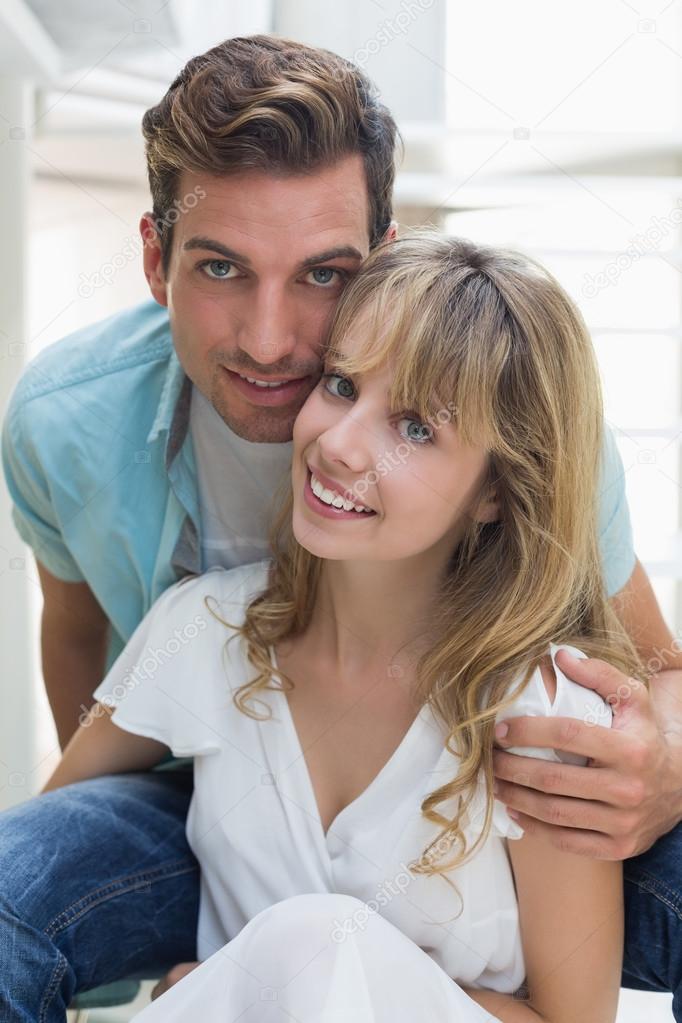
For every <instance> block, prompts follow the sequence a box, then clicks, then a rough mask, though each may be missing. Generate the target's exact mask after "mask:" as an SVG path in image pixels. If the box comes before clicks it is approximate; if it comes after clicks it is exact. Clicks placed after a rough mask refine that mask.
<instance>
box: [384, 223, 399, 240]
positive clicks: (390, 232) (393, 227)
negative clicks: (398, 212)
mask: <svg viewBox="0 0 682 1023" xmlns="http://www.w3.org/2000/svg"><path fill="white" fill-rule="evenodd" d="M397 237H398V221H397V220H392V221H391V223H390V225H389V227H388V229H387V231H386V234H385V235H384V237H383V240H384V241H385V242H393V241H395V239H396V238H397Z"/></svg>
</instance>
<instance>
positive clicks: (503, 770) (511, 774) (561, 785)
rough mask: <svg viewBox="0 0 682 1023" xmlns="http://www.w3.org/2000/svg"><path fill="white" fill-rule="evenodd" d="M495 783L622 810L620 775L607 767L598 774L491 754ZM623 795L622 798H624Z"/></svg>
mask: <svg viewBox="0 0 682 1023" xmlns="http://www.w3.org/2000/svg"><path fill="white" fill-rule="evenodd" d="M493 771H494V773H495V779H496V780H497V779H501V780H504V781H508V782H512V783H513V784H514V785H525V786H526V787H527V788H531V789H536V790H537V791H538V792H547V793H550V794H552V795H555V796H573V797H574V798H575V799H595V800H600V801H601V802H603V803H610V804H611V805H612V806H622V805H623V803H624V793H623V784H622V775H620V774H619V773H618V772H617V771H612V770H610V769H609V768H607V767H604V768H600V769H599V770H598V771H596V770H590V769H586V768H584V767H576V766H574V765H573V764H555V763H554V762H553V761H551V760H542V759H540V758H539V757H524V756H521V755H520V754H518V753H503V752H502V750H498V749H496V750H494V751H493ZM626 796H627V794H625V797H626Z"/></svg>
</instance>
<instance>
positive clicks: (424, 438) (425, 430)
mask: <svg viewBox="0 0 682 1023" xmlns="http://www.w3.org/2000/svg"><path fill="white" fill-rule="evenodd" d="M400 422H401V423H409V424H410V426H416V427H417V430H416V432H415V433H412V434H411V433H410V431H409V429H408V430H407V436H406V440H411V441H414V443H415V444H428V443H429V441H431V440H433V430H432V429H431V427H430V426H427V425H426V423H422V422H421V420H419V419H412V418H411V417H408V416H405V417H404V418H403V419H401V420H400Z"/></svg>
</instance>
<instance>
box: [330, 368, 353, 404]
mask: <svg viewBox="0 0 682 1023" xmlns="http://www.w3.org/2000/svg"><path fill="white" fill-rule="evenodd" d="M322 379H323V380H324V381H325V385H324V386H325V389H326V390H327V391H329V393H330V394H336V395H337V397H339V398H352V396H353V390H354V388H353V385H352V383H351V382H350V380H349V379H348V377H342V376H341V374H340V373H323V374H322ZM328 380H340V381H341V385H340V386H343V385H345V386H347V387H350V392H351V393H350V394H342V393H341V391H340V390H339V391H332V390H330V388H329V386H328V384H327V381H328Z"/></svg>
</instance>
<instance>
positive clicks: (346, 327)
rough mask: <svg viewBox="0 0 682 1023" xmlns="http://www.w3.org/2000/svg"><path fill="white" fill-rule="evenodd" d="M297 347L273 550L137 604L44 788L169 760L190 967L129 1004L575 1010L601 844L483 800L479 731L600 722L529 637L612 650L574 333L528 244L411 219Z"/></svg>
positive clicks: (606, 1005) (599, 992) (486, 777)
mask: <svg viewBox="0 0 682 1023" xmlns="http://www.w3.org/2000/svg"><path fill="white" fill-rule="evenodd" d="M328 340H329V345H328V350H327V356H326V362H325V372H324V375H323V377H322V379H321V380H320V382H319V384H318V386H317V388H316V389H315V390H314V391H313V392H312V393H311V395H310V397H309V398H308V400H307V402H306V404H305V405H304V407H303V408H302V409H301V412H300V413H299V416H298V418H297V421H296V424H295V428H294V438H293V448H294V451H293V463H292V474H291V482H290V486H289V495H288V501H287V502H286V503H285V504H284V505H283V508H282V512H281V515H280V518H279V521H278V523H277V524H276V529H275V531H274V532H273V538H272V550H273V557H272V559H271V560H267V561H263V562H259V563H258V564H256V565H248V566H243V567H241V568H238V569H233V570H230V571H225V570H222V569H217V570H211V571H210V572H208V573H205V574H204V575H202V576H200V577H193V578H189V579H186V580H183V581H181V582H180V583H178V584H176V585H175V586H172V587H171V588H170V589H169V590H167V591H166V592H165V593H164V594H163V596H162V597H161V598H160V599H159V600H158V601H157V603H156V604H155V606H154V607H153V608H152V609H151V611H150V612H149V614H148V615H147V617H146V618H145V619H144V621H143V622H141V623H140V625H139V626H138V629H137V630H136V632H135V634H134V635H133V637H132V638H131V640H130V642H129V644H128V646H127V647H126V650H125V651H124V653H123V654H122V655H121V657H120V658H119V661H118V662H117V663H116V664H115V665H114V666H113V667H112V669H111V671H110V672H109V674H108V675H107V677H106V678H105V680H104V681H103V683H102V684H101V686H100V687H99V688H98V689H97V691H96V692H95V694H94V695H95V698H96V699H97V701H98V703H97V704H96V705H95V707H94V708H93V711H92V713H91V720H90V722H88V723H87V725H86V726H84V727H82V728H81V729H80V730H79V732H78V733H77V735H76V736H75V737H74V739H73V740H72V742H71V743H70V744H69V746H68V747H67V749H66V751H65V754H64V758H63V761H62V763H61V764H60V765H59V767H58V768H57V770H56V772H55V774H54V775H53V777H52V779H51V780H50V782H49V784H48V786H47V787H48V788H50V787H56V786H57V785H63V784H66V783H68V782H71V781H76V780H80V779H83V778H85V777H92V776H93V775H96V774H103V773H109V772H117V771H131V770H135V769H144V768H149V767H151V766H152V765H153V764H155V763H157V762H158V761H159V760H160V759H161V758H162V757H163V756H164V755H166V754H167V753H168V750H169V749H170V750H171V751H172V752H173V753H174V754H175V755H176V756H194V757H195V792H194V797H193V800H192V805H191V808H190V813H189V816H188V823H187V833H188V839H189V841H190V844H191V845H192V848H193V849H194V852H195V853H196V855H197V857H198V859H199V861H200V864H201V868H202V896H201V908H200V917H199V931H198V939H197V940H198V955H199V958H200V959H201V960H203V961H202V963H201V965H200V966H199V967H197V968H196V969H195V970H194V971H193V972H191V973H189V974H188V975H187V976H185V977H184V979H182V980H181V981H180V982H179V983H178V984H177V985H175V986H174V987H173V988H171V989H170V990H169V991H168V992H167V993H165V994H163V995H162V996H161V997H160V998H159V999H158V1000H157V1001H155V1002H154V1003H153V1004H152V1005H151V1006H149V1007H148V1008H146V1009H144V1010H143V1011H142V1012H141V1013H140V1014H138V1015H137V1016H136V1017H135V1019H136V1020H140V1021H142V1023H156V1021H158V1020H164V1021H176V1020H181V1019H183V1020H184V1019H201V1020H202V1021H203V1023H212V1021H213V1020H216V1021H217V1020H221V1021H223V1020H230V1021H231V1020H237V1019H239V1020H240V1023H247V1021H248V1023H251V1021H256V1020H258V1021H261V1020H266V1019H267V1020H270V1019H272V1020H275V1019H277V1020H279V1019H297V1020H301V1021H306V1023H309V1021H310V1023H312V1021H316V1023H317V1021H320V1023H321V1021H324V1023H330V1021H332V1020H336V1021H340V1020H353V1021H354V1023H369V1021H372V1023H378V1021H381V1023H384V1021H386V1023H388V1021H390V1023H408V1021H409V1023H413V1021H414V1020H416V1019H419V1020H420V1021H434V1023H436V1021H438V1023H442V1021H444V1020H446V1019H447V1020H455V1019H457V1020H462V1021H466V1023H479V1021H481V1023H482V1021H484V1020H488V1021H490V1020H502V1021H505V1023H506V1021H508V1023H523V1021H526V1020H528V1021H531V1020H534V1021H537V1020H538V1019H540V1020H546V1021H549V1023H564V1021H566V1023H567V1021H568V1020H575V1019H580V1020H581V1021H582V1023H606V1021H608V1020H613V1019H614V1018H615V1014H616V1007H617V1000H618V989H619V984H620V974H621V954H622V941H623V934H622V929H623V909H622V877H621V865H620V863H615V862H606V861H595V860H588V859H586V858H582V857H576V856H573V855H570V854H562V853H559V852H557V851H556V849H555V848H554V847H553V846H552V847H549V846H548V845H547V844H545V843H544V842H543V840H542V839H541V838H539V837H537V836H536V837H533V836H532V835H527V836H524V834H523V831H522V829H521V828H520V827H519V826H518V825H516V824H515V823H514V822H513V821H512V820H511V819H510V817H509V816H508V815H507V813H506V811H505V809H504V807H502V806H501V805H500V804H499V803H496V802H495V800H494V793H493V792H492V790H491V789H492V779H493V773H492V751H493V740H494V736H493V728H494V725H495V722H496V721H497V720H500V719H501V718H503V717H509V716H512V715H516V714H528V713H535V714H558V715H573V716H576V717H583V718H585V719H586V720H589V721H593V722H594V723H595V724H601V725H605V726H607V727H608V726H609V725H610V723H611V716H612V715H611V710H610V708H608V707H607V706H606V704H604V702H603V701H602V700H601V698H600V697H599V696H597V695H596V694H594V693H591V692H590V691H589V690H586V689H584V688H582V687H580V686H577V685H575V684H574V683H572V682H571V681H570V680H569V679H568V678H566V676H564V675H563V673H562V672H561V670H560V668H559V667H558V664H557V662H556V660H555V657H556V655H557V651H558V647H557V644H562V645H564V646H566V645H567V644H576V645H575V646H573V645H568V646H567V649H568V651H569V654H570V653H572V654H574V655H577V656H584V653H585V652H586V653H588V654H590V655H596V656H600V657H604V658H605V659H606V660H608V661H610V662H611V663H613V664H616V665H618V666H619V667H620V668H622V669H623V670H626V671H628V672H633V673H634V672H637V671H639V670H640V669H639V665H638V663H637V658H636V654H635V653H634V651H633V649H632V647H631V645H630V643H629V641H628V639H627V638H626V636H625V635H624V633H623V632H622V630H621V629H620V628H619V626H618V623H617V620H616V619H615V618H614V617H613V615H612V614H611V612H610V610H609V607H608V604H607V603H606V599H605V596H604V592H603V587H602V581H601V572H600V565H599V557H598V548H597V541H596V503H595V496H596V485H597V478H598V471H599V464H598V463H599V452H600V450H601V425H602V409H601V399H600V392H599V383H598V374H597V370H596V367H595V361H594V356H593V352H592V349H591V345H590V341H589V338H588V335H587V333H586V330H585V327H584V325H583V323H582V321H581V319H580V316H579V314H578V312H577V311H576V309H575V308H574V306H573V305H572V303H571V302H570V300H569V299H568V297H567V296H566V295H565V293H564V292H563V291H562V290H561V288H560V287H559V285H558V284H557V283H556V281H554V280H553V279H552V278H551V277H550V276H549V275H548V274H547V273H546V272H545V271H543V270H542V269H541V268H540V267H538V266H536V265H535V264H534V263H532V262H531V261H529V260H527V259H525V258H523V257H521V256H519V255H517V254H514V253H507V252H501V251H496V250H489V249H483V248H479V247H476V246H474V245H472V244H470V243H468V242H464V241H459V240H453V239H445V238H442V237H438V236H435V235H432V234H430V233H429V232H418V233H415V234H413V235H411V236H410V237H408V238H406V239H404V240H400V241H397V242H392V243H389V244H388V245H384V246H381V247H380V248H378V249H377V250H375V251H374V252H373V253H372V255H371V256H370V257H369V259H368V260H367V262H366V263H365V264H364V265H363V267H362V268H361V270H360V272H359V274H358V275H357V276H356V277H355V278H354V279H353V280H352V281H351V283H350V284H349V285H348V287H347V289H346V290H345V292H344V294H343V296H342V298H341V301H340V302H339V305H338V307H337V310H336V312H335V315H334V319H333V321H332V324H331V329H330V333H329V338H328ZM203 610H207V611H209V612H211V613H210V614H204V613H203ZM200 612H202V613H200ZM226 629H227V632H228V641H227V642H225V630H226ZM234 640H236V642H233V641H234ZM151 651H153V652H154V654H155V662H156V663H157V665H158V667H157V668H156V670H155V673H154V675H153V678H151V679H150V678H149V677H148V676H149V673H147V678H146V679H143V680H140V679H139V678H136V677H135V676H136V670H135V669H136V667H138V666H139V665H141V664H144V658H145V656H146V654H147V653H148V652H151ZM162 655H164V656H162ZM562 656H566V655H562ZM564 663H565V662H564ZM112 711H113V713H112ZM117 726H118V727H117ZM524 752H525V753H527V754H528V753H529V752H530V753H531V755H532V754H535V755H537V756H545V757H548V758H549V759H553V760H556V761H559V760H565V761H570V760H571V759H573V760H574V761H575V757H574V756H571V755H568V754H562V753H560V752H556V751H547V750H533V751H528V750H524ZM581 762H583V763H584V760H582V761H581ZM509 839H512V840H513V841H508V840H509ZM519 839H520V840H519ZM230 939H232V940H230ZM524 981H525V988H524V989H522V988H521V985H522V983H523V982H524Z"/></svg>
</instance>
